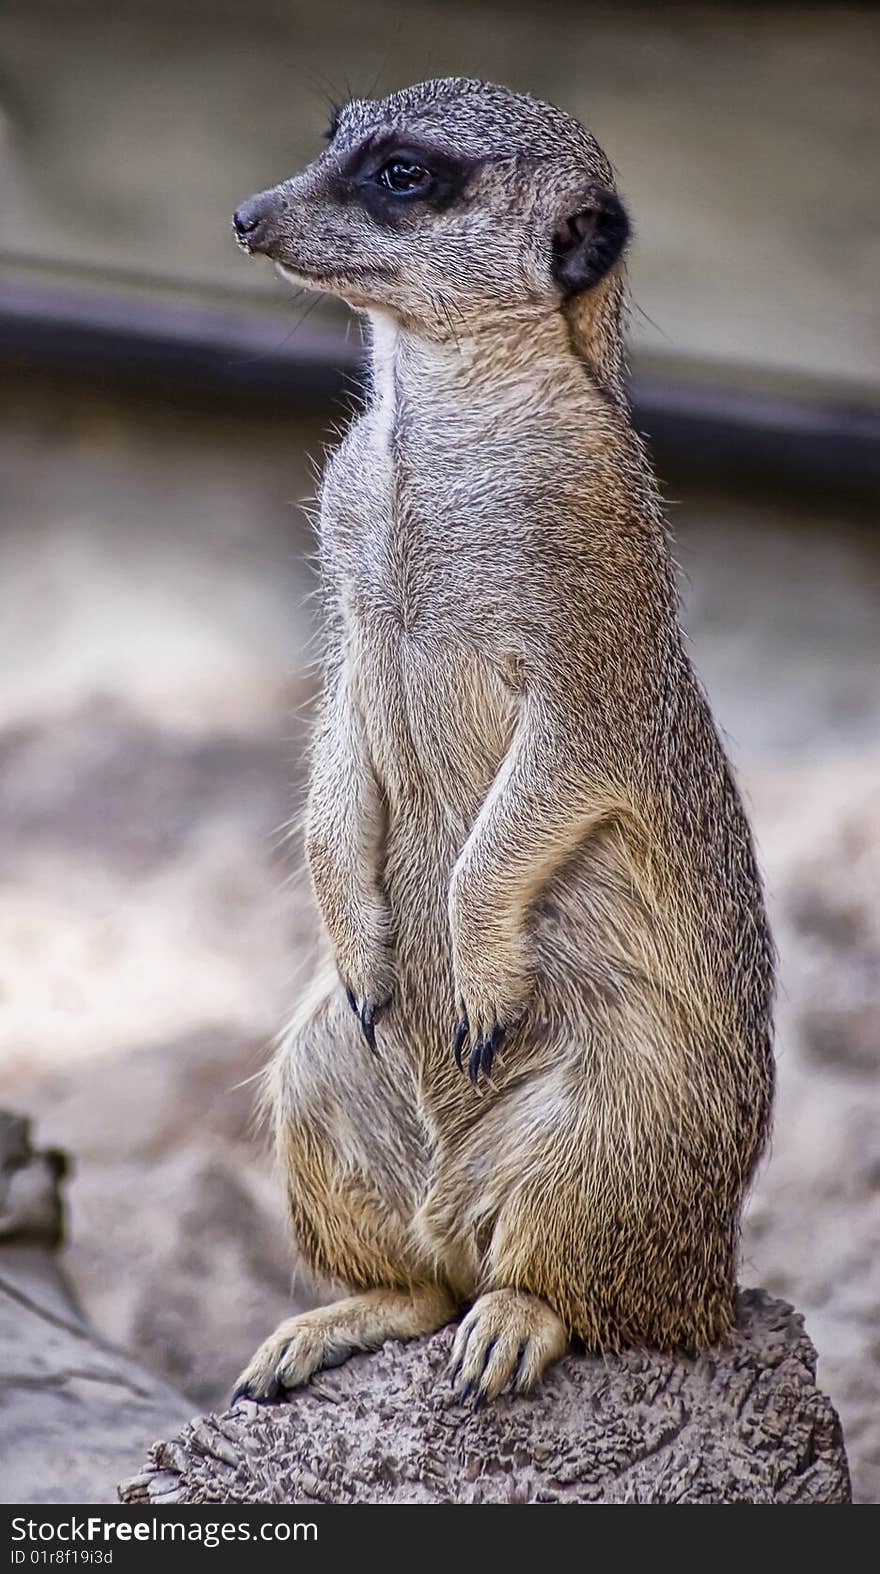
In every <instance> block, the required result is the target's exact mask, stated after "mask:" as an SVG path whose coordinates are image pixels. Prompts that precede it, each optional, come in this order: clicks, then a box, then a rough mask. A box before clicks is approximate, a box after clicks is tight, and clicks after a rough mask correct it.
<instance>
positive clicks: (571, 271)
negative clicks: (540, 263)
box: [553, 186, 629, 297]
mask: <svg viewBox="0 0 880 1574" xmlns="http://www.w3.org/2000/svg"><path fill="white" fill-rule="evenodd" d="M628 239H629V219H628V218H627V215H626V209H625V207H624V206H623V203H622V202H621V200H620V198H619V197H618V195H617V193H616V192H614V191H609V190H608V189H607V188H606V187H604V186H591V187H590V189H589V191H587V192H586V193H585V200H584V203H583V206H582V207H579V208H578V209H577V211H576V212H574V213H568V214H566V216H565V218H564V219H561V220H560V221H559V223H558V224H557V225H556V228H555V230H554V232H553V277H554V278H555V280H556V282H557V284H558V285H559V286H560V289H561V290H562V292H563V294H564V295H565V296H566V297H568V296H571V295H580V294H581V293H582V291H583V290H591V289H592V288H593V285H594V284H598V283H599V280H600V279H603V278H604V277H605V274H606V273H607V272H608V270H609V268H613V266H614V264H615V262H616V261H617V259H618V257H619V256H620V254H621V252H622V251H623V248H624V246H625V245H626V243H627V240H628Z"/></svg>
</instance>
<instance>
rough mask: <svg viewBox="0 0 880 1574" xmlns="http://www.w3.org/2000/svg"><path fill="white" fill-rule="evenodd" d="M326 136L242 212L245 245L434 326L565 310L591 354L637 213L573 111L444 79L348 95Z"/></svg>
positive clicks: (615, 300)
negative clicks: (522, 311)
mask: <svg viewBox="0 0 880 1574" xmlns="http://www.w3.org/2000/svg"><path fill="white" fill-rule="evenodd" d="M327 139H328V145H327V148H326V149H325V150H324V152H323V153H322V154H321V156H320V157H319V158H317V159H316V160H315V161H314V163H312V164H310V165H309V166H308V167H307V168H306V169H305V170H304V171H303V172H302V174H300V175H296V176H294V177H292V178H291V179H290V180H286V181H283V182H282V183H281V184H280V185H278V186H275V187H273V188H272V189H271V190H268V191H263V192H260V193H259V194H258V195H257V196H255V197H251V198H250V199H249V201H247V202H245V203H243V204H242V206H241V207H240V208H239V209H238V211H237V213H236V214H235V217H234V220H233V225H234V230H235V234H236V238H237V239H238V241H239V243H240V244H241V245H242V246H243V247H244V248H245V250H246V251H248V252H251V253H255V252H258V253H262V254H263V255H264V256H267V257H269V258H271V259H272V261H273V262H274V263H275V264H276V265H277V266H278V268H279V269H280V271H281V272H282V273H284V274H285V275H286V276H287V277H288V278H290V279H291V280H292V281H293V282H294V283H296V284H300V285H306V286H308V287H309V288H312V289H316V290H325V291H329V292H331V293H332V294H334V295H338V296H340V297H342V299H343V300H345V301H347V302H348V303H349V304H350V305H352V306H354V307H356V308H358V309H366V310H368V311H369V310H373V311H380V312H383V313H386V314H389V315H391V316H392V317H395V318H397V319H398V320H399V321H400V322H401V323H403V324H405V325H406V326H408V327H409V328H411V329H413V330H414V331H415V332H417V333H418V332H421V333H423V334H425V335H426V336H429V337H438V336H446V335H447V334H449V333H450V331H452V332H453V333H454V334H461V333H466V332H467V331H468V327H469V325H472V326H473V327H474V328H477V327H481V328H484V327H485V326H486V324H487V323H489V324H497V325H498V327H499V328H500V329H501V330H502V331H503V326H504V322H505V319H506V318H509V317H510V314H511V311H512V310H513V309H515V308H524V307H525V308H534V309H536V310H540V309H548V308H549V309H560V308H563V309H565V310H566V311H570V313H571V317H572V320H573V321H575V322H579V323H580V324H581V328H582V330H583V331H582V332H581V338H582V340H583V348H584V350H585V351H587V352H588V351H589V342H588V341H589V340H590V336H591V332H592V333H593V337H594V338H595V332H594V331H593V330H591V328H590V323H591V322H592V321H593V318H594V317H595V315H596V313H595V310H594V309H593V305H598V304H599V300H598V297H601V299H602V300H603V301H605V303H606V305H608V306H609V307H611V316H612V318H613V322H611V323H608V322H606V324H605V326H606V329H607V328H609V327H610V328H612V329H613V330H614V332H616V330H617V316H618V310H619V294H620V291H619V273H620V269H619V268H618V266H617V264H618V262H619V259H620V257H621V254H622V252H623V249H624V247H625V244H626V241H627V237H628V234H629V223H628V220H627V216H626V212H625V210H624V207H623V204H622V203H621V201H620V198H619V197H618V196H617V194H616V192H615V190H614V180H613V175H612V172H611V167H610V165H609V163H608V160H607V159H606V157H605V155H604V153H603V152H602V150H601V149H600V148H599V146H598V144H597V143H596V142H595V141H594V139H593V137H591V136H590V134H589V132H587V131H586V130H584V128H583V127H582V126H581V125H579V123H578V122H577V121H576V120H573V119H572V118H571V117H570V116H569V115H566V114H564V113H563V112H562V111H561V110H559V109H556V108H554V107H553V106H552V105H550V104H543V103H540V102H538V101H537V100H536V99H533V98H530V97H528V96H527V95H524V94H519V93H513V92H510V91H509V90H508V89H506V88H503V87H496V86H493V85H491V84H488V83H485V82H479V81H470V80H465V79H460V78H446V79H444V80H441V81H435V82H424V83H421V84H420V85H419V86H417V87H412V88H408V89H406V90H405V91H403V92H400V93H394V94H392V95H391V96H390V97H389V98H385V99H382V100H380V101H374V100H371V99H356V100H354V101H352V102H351V103H349V104H347V105H345V107H344V108H342V109H341V110H339V111H338V113H337V114H336V115H335V116H334V119H333V122H332V124H331V126H330V128H329V130H328V133H327ZM609 279H610V280H612V281H614V284H615V287H614V288H612V289H611V291H610V295H609V290H608V287H607V285H608V281H609ZM603 283H604V284H605V285H606V288H605V290H604V291H603V290H602V288H601V287H602V286H603ZM593 297H597V299H596V301H595V302H594V303H593V305H591V306H589V308H588V309H587V311H586V313H585V312H584V310H583V306H584V304H585V303H589V302H591V300H592V298H593ZM604 315H605V316H606V317H607V312H606V313H605V314H604ZM585 324H586V326H584V325H585ZM594 327H595V325H594ZM606 336H607V335H606ZM600 337H601V336H600ZM597 347H598V346H597ZM606 358H607V352H606Z"/></svg>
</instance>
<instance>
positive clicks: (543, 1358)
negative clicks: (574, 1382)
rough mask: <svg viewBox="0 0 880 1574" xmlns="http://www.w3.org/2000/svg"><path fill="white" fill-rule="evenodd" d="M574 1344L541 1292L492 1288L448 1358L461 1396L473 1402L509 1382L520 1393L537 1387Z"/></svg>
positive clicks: (467, 1320) (463, 1326)
mask: <svg viewBox="0 0 880 1574" xmlns="http://www.w3.org/2000/svg"><path fill="white" fill-rule="evenodd" d="M568 1346H569V1338H568V1335H567V1333H566V1331H565V1328H564V1326H563V1323H562V1321H561V1319H560V1318H559V1317H557V1315H556V1313H555V1312H554V1311H553V1309H552V1307H550V1306H548V1305H547V1302H546V1301H542V1300H541V1298H540V1296H537V1295H531V1294H530V1293H529V1292H528V1291H526V1290H490V1291H488V1293H487V1294H486V1295H481V1296H480V1298H479V1300H477V1301H475V1302H474V1304H473V1306H472V1307H471V1309H470V1311H469V1312H468V1314H467V1316H466V1317H465V1318H464V1319H463V1320H462V1322H461V1325H460V1327H459V1330H458V1333H457V1334H456V1336H455V1343H454V1345H453V1347H452V1357H451V1360H450V1363H449V1375H450V1377H451V1378H452V1383H453V1387H454V1388H455V1389H456V1392H457V1394H458V1397H459V1398H460V1399H461V1400H462V1401H464V1400H466V1399H469V1398H471V1396H473V1401H472V1402H473V1405H474V1408H475V1409H477V1408H479V1406H480V1405H482V1404H485V1402H486V1400H488V1399H495V1398H497V1396H498V1394H500V1392H501V1390H502V1388H504V1386H505V1384H507V1383H510V1386H511V1388H512V1389H513V1391H514V1392H515V1393H526V1392H528V1390H529V1389H530V1388H533V1387H534V1385H535V1383H536V1382H537V1381H538V1378H539V1377H540V1376H541V1373H542V1372H543V1371H544V1369H545V1367H547V1366H549V1365H550V1362H551V1361H557V1360H558V1359H559V1357H560V1356H561V1355H564V1354H565V1352H566V1350H567V1349H568Z"/></svg>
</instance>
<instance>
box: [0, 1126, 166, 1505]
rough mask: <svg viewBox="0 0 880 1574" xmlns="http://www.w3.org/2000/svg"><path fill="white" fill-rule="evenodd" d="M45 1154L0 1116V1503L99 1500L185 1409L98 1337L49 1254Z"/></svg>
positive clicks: (54, 1169)
mask: <svg viewBox="0 0 880 1574" xmlns="http://www.w3.org/2000/svg"><path fill="white" fill-rule="evenodd" d="M63 1171H64V1159H63V1156H62V1155H61V1154H60V1153H58V1152H57V1150H54V1149H50V1150H49V1151H48V1152H45V1153H35V1152H34V1151H33V1149H32V1148H31V1144H30V1133H29V1129H28V1123H27V1121H25V1120H23V1119H21V1118H20V1117H18V1116H15V1115H10V1114H7V1113H6V1112H4V1111H0V1351H2V1356H0V1457H2V1460H3V1469H2V1487H0V1501H2V1502H4V1503H109V1502H112V1499H113V1488H114V1483H115V1481H116V1479H117V1478H118V1475H119V1472H120V1470H122V1469H124V1467H125V1462H126V1460H129V1459H131V1458H132V1457H133V1456H136V1455H137V1453H138V1451H139V1450H142V1449H144V1448H145V1447H146V1446H147V1444H148V1443H149V1442H150V1440H151V1439H152V1438H154V1437H155V1436H156V1434H157V1433H159V1432H162V1431H166V1430H167V1429H168V1428H169V1427H171V1426H178V1425H180V1424H181V1422H182V1421H183V1420H184V1419H185V1418H186V1417H187V1416H188V1415H189V1414H190V1413H191V1410H192V1406H191V1405H190V1404H189V1402H188V1401H187V1400H186V1399H184V1398H183V1396H182V1395H181V1394H178V1393H176V1392H175V1390H174V1389H173V1388H170V1387H169V1386H168V1385H167V1384H166V1383H163V1382H161V1381H159V1379H157V1378H155V1377H153V1376H151V1375H150V1374H149V1373H147V1372H145V1371H144V1370H143V1368H142V1367H140V1366H139V1365H138V1363H137V1362H136V1361H134V1360H131V1359H130V1358H129V1357H128V1356H126V1355H124V1354H123V1353H122V1352H121V1351H119V1350H114V1349H113V1348H112V1346H110V1345H108V1344H105V1343H104V1341H103V1340H101V1339H99V1338H98V1336H97V1335H96V1334H95V1333H94V1331H93V1330H92V1328H90V1326H89V1324H88V1323H87V1322H86V1320H85V1318H84V1317H83V1314H82V1312H81V1311H80V1309H79V1306H78V1305H77V1303H76V1301H75V1300H74V1298H73V1295H72V1293H71V1291H70V1288H69V1286H68V1284H67V1282H66V1280H65V1279H64V1277H63V1275H62V1273H61V1272H60V1270H59V1268H58V1266H57V1263H56V1261H55V1255H54V1248H55V1247H56V1246H57V1245H58V1244H59V1242H60V1239H61V1223H62V1208H61V1200H60V1197H59V1193H58V1184H57V1183H58V1180H59V1178H60V1176H61V1174H62V1173H63Z"/></svg>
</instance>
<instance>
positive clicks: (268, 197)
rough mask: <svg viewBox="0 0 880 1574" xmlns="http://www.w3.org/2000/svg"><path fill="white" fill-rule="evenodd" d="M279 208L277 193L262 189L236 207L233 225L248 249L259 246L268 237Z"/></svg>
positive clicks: (239, 238)
mask: <svg viewBox="0 0 880 1574" xmlns="http://www.w3.org/2000/svg"><path fill="white" fill-rule="evenodd" d="M277 208H278V202H277V198H276V196H275V193H274V192H272V191H260V192H258V193H257V195H256V196H255V197H249V198H248V200H247V202H243V203H242V205H241V207H240V208H237V209H236V211H235V213H234V214H233V215H232V227H233V229H234V231H235V234H236V237H237V238H238V240H240V241H241V242H242V244H243V245H245V246H247V248H248V250H253V249H254V248H255V247H259V245H260V242H261V241H264V240H265V239H266V237H267V234H268V232H269V229H270V227H271V220H272V218H273V217H274V215H275V213H276V212H277Z"/></svg>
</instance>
